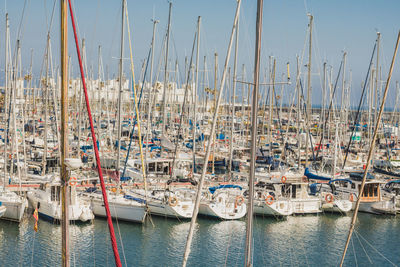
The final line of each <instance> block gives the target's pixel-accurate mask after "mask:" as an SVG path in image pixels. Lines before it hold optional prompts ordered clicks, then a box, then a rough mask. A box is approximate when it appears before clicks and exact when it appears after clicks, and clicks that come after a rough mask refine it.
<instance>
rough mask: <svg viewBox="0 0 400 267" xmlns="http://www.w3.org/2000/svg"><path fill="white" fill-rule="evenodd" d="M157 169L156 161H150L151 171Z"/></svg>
mask: <svg viewBox="0 0 400 267" xmlns="http://www.w3.org/2000/svg"><path fill="white" fill-rule="evenodd" d="M155 170H156V164H155V163H154V162H152V163H149V172H154V171H155Z"/></svg>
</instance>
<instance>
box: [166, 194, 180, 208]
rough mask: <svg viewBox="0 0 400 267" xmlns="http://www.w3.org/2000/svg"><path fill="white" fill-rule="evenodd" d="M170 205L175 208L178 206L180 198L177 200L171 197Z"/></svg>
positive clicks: (169, 199)
mask: <svg viewBox="0 0 400 267" xmlns="http://www.w3.org/2000/svg"><path fill="white" fill-rule="evenodd" d="M168 204H169V205H170V206H171V207H175V206H176V205H178V198H177V197H176V196H170V197H169V198H168Z"/></svg>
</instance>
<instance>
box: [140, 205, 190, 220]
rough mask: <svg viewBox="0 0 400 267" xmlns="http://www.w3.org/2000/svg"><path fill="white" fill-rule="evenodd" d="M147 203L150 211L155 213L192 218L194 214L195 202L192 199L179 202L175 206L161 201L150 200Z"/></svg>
mask: <svg viewBox="0 0 400 267" xmlns="http://www.w3.org/2000/svg"><path fill="white" fill-rule="evenodd" d="M147 203H148V211H149V212H150V213H151V214H154V215H158V216H164V217H170V218H179V219H190V218H192V216H193V209H194V204H193V202H192V201H185V202H179V203H178V204H177V205H176V206H175V207H172V206H170V205H169V204H168V203H164V202H161V201H160V202H157V201H148V202H147Z"/></svg>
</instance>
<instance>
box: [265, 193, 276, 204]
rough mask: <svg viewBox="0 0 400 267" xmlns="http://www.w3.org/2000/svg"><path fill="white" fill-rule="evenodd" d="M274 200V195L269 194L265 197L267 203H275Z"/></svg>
mask: <svg viewBox="0 0 400 267" xmlns="http://www.w3.org/2000/svg"><path fill="white" fill-rule="evenodd" d="M274 200H275V198H274V197H273V196H271V195H268V196H267V197H266V198H265V203H267V205H272V203H274Z"/></svg>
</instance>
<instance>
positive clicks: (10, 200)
mask: <svg viewBox="0 0 400 267" xmlns="http://www.w3.org/2000/svg"><path fill="white" fill-rule="evenodd" d="M6 31H7V32H6V71H5V72H6V77H5V90H6V92H7V88H8V76H9V74H8V70H9V66H8V65H9V64H8V56H7V54H8V52H9V47H8V46H9V42H8V38H9V23H8V14H6ZM13 91H14V90H13ZM13 95H14V97H15V92H14V94H13ZM6 99H7V97H6ZM9 101H10V105H9V106H10V108H12V109H13V110H14V112H13V116H14V117H15V116H16V115H15V114H14V113H15V105H11V101H13V100H12V97H11V96H10V98H9ZM14 102H15V99H14ZM7 106H8V103H6V109H7ZM6 109H5V110H6ZM9 116H10V114H9ZM8 120H10V117H9V118H8ZM14 131H16V129H14ZM7 134H8V129H7ZM7 134H6V137H5V139H4V151H5V155H4V159H7V158H8V155H7V144H8V138H9V137H8V136H7ZM17 154H18V149H17ZM7 162H8V160H4V167H3V168H4V169H3V170H4V180H3V187H2V190H1V191H0V202H2V203H3V206H4V207H6V208H7V210H4V214H3V216H2V219H5V220H11V221H16V222H20V221H21V220H22V217H23V215H24V212H25V208H26V207H27V201H26V198H25V197H22V196H19V195H18V194H17V193H15V192H12V191H9V190H7V188H6V184H7V182H6V177H9V176H8V175H7ZM17 164H18V166H17V168H18V170H19V167H20V166H19V164H20V162H19V160H18V162H17ZM12 169H13V168H11V167H10V175H11V173H12ZM19 180H20V179H19ZM20 182H21V180H20Z"/></svg>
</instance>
